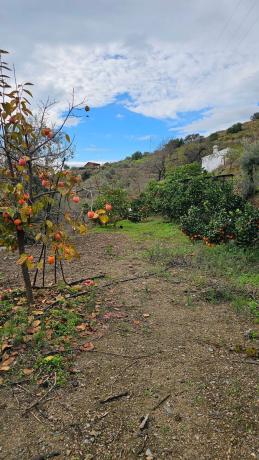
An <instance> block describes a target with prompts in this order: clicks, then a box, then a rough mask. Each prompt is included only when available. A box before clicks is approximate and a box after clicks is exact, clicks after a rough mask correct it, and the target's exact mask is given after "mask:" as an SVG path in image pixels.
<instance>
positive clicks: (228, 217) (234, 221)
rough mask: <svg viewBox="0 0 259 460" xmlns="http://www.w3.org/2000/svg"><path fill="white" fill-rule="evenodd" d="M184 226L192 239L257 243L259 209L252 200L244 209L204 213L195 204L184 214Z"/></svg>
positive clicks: (254, 244) (220, 242) (209, 242)
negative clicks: (253, 204) (252, 203)
mask: <svg viewBox="0 0 259 460" xmlns="http://www.w3.org/2000/svg"><path fill="white" fill-rule="evenodd" d="M181 228H182V230H183V232H184V233H185V234H186V235H188V236H189V237H190V239H191V240H198V239H199V240H201V239H203V241H204V242H205V244H206V245H208V246H212V245H214V244H222V243H227V242H228V241H230V240H233V241H234V242H235V244H237V245H238V246H243V247H248V246H256V244H257V243H258V228H259V210H258V209H256V208H254V207H253V206H252V205H251V204H250V203H246V204H245V205H244V207H243V209H242V210H241V209H238V208H237V209H235V210H234V211H227V210H225V209H222V210H221V211H220V212H219V213H213V214H209V213H205V214H204V213H203V212H202V211H201V210H200V209H199V208H197V207H195V206H192V207H191V208H190V209H189V211H188V213H187V215H185V216H183V217H182V218H181Z"/></svg>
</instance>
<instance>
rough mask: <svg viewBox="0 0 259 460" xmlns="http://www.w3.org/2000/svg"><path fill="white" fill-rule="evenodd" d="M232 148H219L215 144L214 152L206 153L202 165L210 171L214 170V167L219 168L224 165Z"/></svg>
mask: <svg viewBox="0 0 259 460" xmlns="http://www.w3.org/2000/svg"><path fill="white" fill-rule="evenodd" d="M229 151H230V149H229V147H227V148H226V149H222V150H219V149H218V146H217V145H214V146H213V153H212V154H211V155H206V157H203V158H202V167H203V168H204V169H205V170H206V171H208V172H212V171H214V169H217V168H218V167H219V166H224V165H225V161H226V156H227V154H228V153H229Z"/></svg>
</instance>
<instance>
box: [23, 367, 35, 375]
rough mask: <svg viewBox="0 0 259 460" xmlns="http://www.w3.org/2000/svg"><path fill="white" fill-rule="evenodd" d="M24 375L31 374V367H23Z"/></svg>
mask: <svg viewBox="0 0 259 460" xmlns="http://www.w3.org/2000/svg"><path fill="white" fill-rule="evenodd" d="M23 373H24V375H31V374H32V373H33V369H29V368H25V369H23Z"/></svg>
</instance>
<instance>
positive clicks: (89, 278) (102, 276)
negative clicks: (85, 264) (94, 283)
mask: <svg viewBox="0 0 259 460" xmlns="http://www.w3.org/2000/svg"><path fill="white" fill-rule="evenodd" d="M105 276H106V274H105V273H100V274H99V275H95V276H94V275H92V276H89V277H86V276H85V277H84V278H80V279H79V280H75V281H71V282H70V283H67V284H68V285H69V286H74V285H76V284H80V283H82V282H83V281H85V280H97V279H101V278H105Z"/></svg>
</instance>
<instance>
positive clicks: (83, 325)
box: [76, 323, 87, 331]
mask: <svg viewBox="0 0 259 460" xmlns="http://www.w3.org/2000/svg"><path fill="white" fill-rule="evenodd" d="M86 327H87V324H86V323H81V324H78V326H76V330H77V331H85V330H86Z"/></svg>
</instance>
